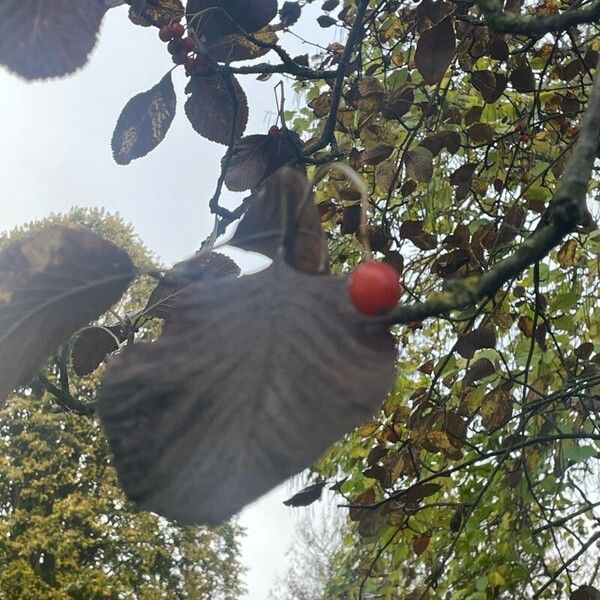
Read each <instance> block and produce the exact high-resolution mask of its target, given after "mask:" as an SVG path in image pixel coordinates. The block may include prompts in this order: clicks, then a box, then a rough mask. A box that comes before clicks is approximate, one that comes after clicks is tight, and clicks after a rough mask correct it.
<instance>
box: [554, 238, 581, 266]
mask: <svg viewBox="0 0 600 600" xmlns="http://www.w3.org/2000/svg"><path fill="white" fill-rule="evenodd" d="M576 250H577V242H576V241H575V240H567V241H566V242H565V243H564V244H563V245H562V246H561V247H560V249H559V250H558V252H557V253H556V259H557V260H558V264H559V265H560V266H561V267H562V268H563V269H567V268H569V267H572V266H573V265H574V264H575V251H576Z"/></svg>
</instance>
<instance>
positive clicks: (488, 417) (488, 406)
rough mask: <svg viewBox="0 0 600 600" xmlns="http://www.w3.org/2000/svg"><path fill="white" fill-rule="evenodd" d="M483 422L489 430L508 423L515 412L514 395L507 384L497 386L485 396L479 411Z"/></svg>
mask: <svg viewBox="0 0 600 600" xmlns="http://www.w3.org/2000/svg"><path fill="white" fill-rule="evenodd" d="M479 414H480V415H481V422H482V424H483V426H484V427H485V428H486V429H487V430H488V431H494V430H496V429H499V428H500V427H502V426H504V425H506V424H507V423H508V422H509V421H510V419H511V418H512V414H513V404H512V397H511V395H510V391H509V388H508V387H507V386H506V385H505V384H500V385H499V386H497V387H495V388H494V389H493V390H492V391H491V392H490V393H489V394H487V395H486V396H485V398H484V399H483V402H482V403H481V408H480V411H479Z"/></svg>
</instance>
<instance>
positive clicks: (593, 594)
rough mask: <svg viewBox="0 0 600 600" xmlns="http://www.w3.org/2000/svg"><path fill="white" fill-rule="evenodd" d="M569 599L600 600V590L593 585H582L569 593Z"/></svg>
mask: <svg viewBox="0 0 600 600" xmlns="http://www.w3.org/2000/svg"><path fill="white" fill-rule="evenodd" d="M569 600H600V590H598V589H597V588H595V587H594V586H593V585H582V586H581V587H579V588H577V589H576V590H575V591H574V592H573V593H572V594H571V596H570V598H569Z"/></svg>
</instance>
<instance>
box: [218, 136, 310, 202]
mask: <svg viewBox="0 0 600 600" xmlns="http://www.w3.org/2000/svg"><path fill="white" fill-rule="evenodd" d="M301 149H302V141H301V140H300V138H299V137H298V134H296V133H295V132H293V131H290V130H289V129H287V128H286V129H277V131H275V130H274V129H273V131H270V132H269V133H268V134H267V135H249V136H246V137H243V138H242V139H241V140H239V141H238V142H237V143H236V145H235V146H234V149H233V156H232V157H231V160H230V161H229V165H228V167H227V172H226V174H225V185H226V186H227V187H228V188H229V189H230V190H231V191H232V192H241V191H244V190H250V189H254V188H256V187H258V186H259V185H260V183H261V182H262V181H263V180H264V179H266V178H267V177H269V175H271V174H272V173H274V172H275V171H276V170H277V169H279V168H280V167H283V166H284V165H286V164H287V163H290V162H295V161H297V160H298V158H299V155H300V151H301Z"/></svg>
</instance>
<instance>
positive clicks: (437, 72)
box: [415, 17, 456, 85]
mask: <svg viewBox="0 0 600 600" xmlns="http://www.w3.org/2000/svg"><path fill="white" fill-rule="evenodd" d="M452 23H453V19H452V18H451V17H447V18H445V19H442V20H441V21H440V22H439V23H438V24H437V25H434V26H433V27H430V28H429V29H426V30H425V31H424V32H423V33H422V34H421V37H420V38H419V41H418V42H417V50H416V52H415V65H416V67H417V69H418V70H419V73H421V76H422V77H423V81H424V82H425V83H427V84H428V85H434V84H436V83H439V82H440V81H441V80H442V78H443V77H444V75H445V74H446V71H447V70H448V67H449V66H450V63H451V62H452V59H453V58H454V53H455V51H456V35H455V34H454V27H453V26H452Z"/></svg>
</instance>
